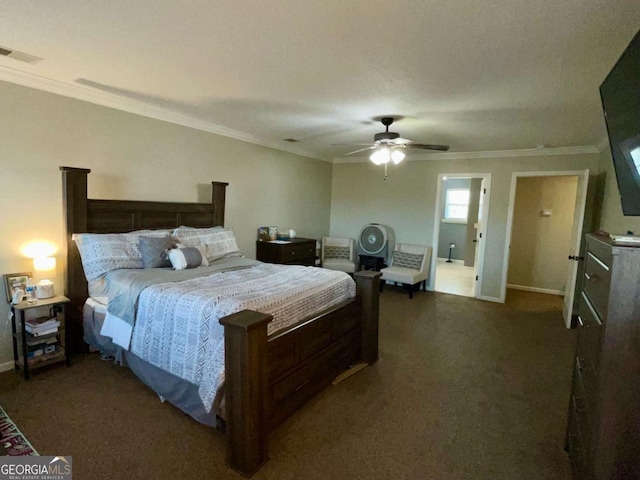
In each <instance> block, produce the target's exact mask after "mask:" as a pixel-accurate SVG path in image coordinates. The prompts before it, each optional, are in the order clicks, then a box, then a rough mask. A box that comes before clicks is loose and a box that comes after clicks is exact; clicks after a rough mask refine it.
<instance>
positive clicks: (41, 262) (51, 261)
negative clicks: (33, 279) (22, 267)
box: [33, 257, 56, 278]
mask: <svg viewBox="0 0 640 480" xmlns="http://www.w3.org/2000/svg"><path fill="white" fill-rule="evenodd" d="M33 269H34V270H35V271H36V273H37V274H38V276H39V277H40V278H51V277H55V276H56V258H55V257H36V258H34V259H33Z"/></svg>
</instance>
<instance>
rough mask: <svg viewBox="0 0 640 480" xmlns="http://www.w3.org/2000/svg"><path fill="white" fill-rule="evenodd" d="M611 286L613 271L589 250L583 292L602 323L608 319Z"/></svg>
mask: <svg viewBox="0 0 640 480" xmlns="http://www.w3.org/2000/svg"><path fill="white" fill-rule="evenodd" d="M610 286H611V271H610V270H609V266H608V265H607V264H606V263H604V262H603V261H602V260H601V259H600V258H598V257H597V256H596V255H594V253H593V252H592V251H591V250H589V251H587V255H586V258H585V267H584V287H583V291H584V293H586V294H587V296H588V297H589V300H590V301H591V305H593V308H594V309H595V311H596V312H597V313H598V317H599V318H600V320H601V321H603V322H604V321H606V319H607V305H608V303H609V287H610Z"/></svg>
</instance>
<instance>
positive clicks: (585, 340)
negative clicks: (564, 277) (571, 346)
mask: <svg viewBox="0 0 640 480" xmlns="http://www.w3.org/2000/svg"><path fill="white" fill-rule="evenodd" d="M602 330H603V326H602V324H601V323H600V320H599V319H598V315H597V314H596V312H595V311H594V309H593V307H592V306H591V304H590V302H589V298H588V297H587V296H586V295H585V294H584V293H582V294H581V296H580V304H579V307H578V350H577V351H578V353H577V356H578V358H579V359H580V363H581V364H582V365H585V366H586V367H588V368H589V367H590V368H592V369H593V370H594V371H595V372H596V373H597V371H598V365H599V363H600V349H601V343H602Z"/></svg>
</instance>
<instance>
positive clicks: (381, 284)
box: [380, 280, 387, 293]
mask: <svg viewBox="0 0 640 480" xmlns="http://www.w3.org/2000/svg"><path fill="white" fill-rule="evenodd" d="M385 283H387V281H386V280H380V293H382V290H384V285H385Z"/></svg>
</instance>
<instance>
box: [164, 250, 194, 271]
mask: <svg viewBox="0 0 640 480" xmlns="http://www.w3.org/2000/svg"><path fill="white" fill-rule="evenodd" d="M169 261H170V262H171V266H172V267H173V269H174V270H185V269H187V268H196V267H199V266H200V264H201V263H202V253H200V249H199V248H197V247H184V248H174V249H171V250H169Z"/></svg>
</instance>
